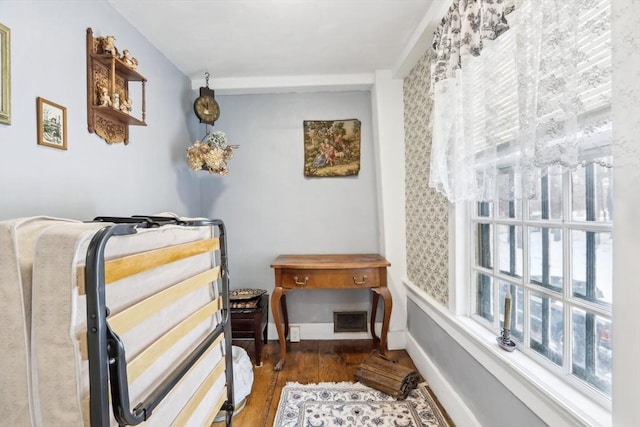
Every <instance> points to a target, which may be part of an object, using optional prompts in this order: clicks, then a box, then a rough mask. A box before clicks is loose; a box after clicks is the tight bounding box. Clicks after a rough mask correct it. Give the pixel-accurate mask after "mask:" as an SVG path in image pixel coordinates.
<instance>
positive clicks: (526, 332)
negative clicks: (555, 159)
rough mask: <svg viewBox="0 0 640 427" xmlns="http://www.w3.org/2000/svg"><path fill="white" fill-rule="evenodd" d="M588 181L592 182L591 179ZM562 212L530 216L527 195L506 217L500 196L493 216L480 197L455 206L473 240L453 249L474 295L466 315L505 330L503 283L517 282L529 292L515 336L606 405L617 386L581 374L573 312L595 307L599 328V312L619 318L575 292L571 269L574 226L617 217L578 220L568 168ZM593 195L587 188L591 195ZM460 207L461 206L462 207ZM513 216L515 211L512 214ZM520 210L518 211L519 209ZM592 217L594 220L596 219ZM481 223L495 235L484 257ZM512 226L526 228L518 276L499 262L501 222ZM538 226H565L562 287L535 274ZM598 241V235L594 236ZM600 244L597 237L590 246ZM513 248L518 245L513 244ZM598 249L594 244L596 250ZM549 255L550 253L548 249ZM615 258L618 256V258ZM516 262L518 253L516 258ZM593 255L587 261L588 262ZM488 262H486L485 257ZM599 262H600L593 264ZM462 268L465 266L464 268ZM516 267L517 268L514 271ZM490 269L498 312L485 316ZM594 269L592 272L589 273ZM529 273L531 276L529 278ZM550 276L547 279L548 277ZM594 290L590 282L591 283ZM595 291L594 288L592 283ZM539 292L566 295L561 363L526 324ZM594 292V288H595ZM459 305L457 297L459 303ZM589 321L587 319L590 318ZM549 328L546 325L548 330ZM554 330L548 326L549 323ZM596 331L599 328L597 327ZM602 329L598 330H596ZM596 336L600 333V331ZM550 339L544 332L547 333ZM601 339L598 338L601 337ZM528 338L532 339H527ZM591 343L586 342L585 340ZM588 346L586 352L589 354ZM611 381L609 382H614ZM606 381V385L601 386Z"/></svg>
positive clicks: (535, 357) (591, 229) (608, 228)
mask: <svg viewBox="0 0 640 427" xmlns="http://www.w3.org/2000/svg"><path fill="white" fill-rule="evenodd" d="M593 167H594V165H593V164H589V165H587V166H586V169H585V174H587V173H589V172H588V171H589V170H590V171H591V177H588V176H587V177H585V180H592V179H593ZM545 182H548V179H547V178H543V183H542V185H544V183H545ZM585 184H586V182H585ZM586 191H591V194H593V189H592V188H591V189H589V188H587V190H586ZM561 194H562V218H561V219H544V216H548V215H543V218H542V219H529V217H530V211H529V201H527V200H523V201H519V203H521V206H520V217H519V218H502V217H499V215H498V202H496V201H494V202H493V203H492V205H491V207H490V208H489V209H486V208H485V209H484V212H483V213H486V212H487V211H490V215H489V216H480V212H479V210H480V209H481V208H480V205H481V204H480V203H477V202H467V203H466V206H465V207H464V209H459V208H457V209H455V211H456V216H458V215H461V216H462V217H464V218H465V221H466V226H467V231H466V232H465V235H466V239H467V244H468V247H469V248H470V250H469V251H467V253H466V254H464V255H463V254H461V253H460V252H456V253H453V254H452V256H455V257H456V263H459V265H461V266H464V268H463V269H462V270H463V271H464V277H465V278H466V279H467V280H465V282H466V285H465V290H466V292H467V294H468V301H467V304H466V307H465V308H464V311H465V313H466V315H467V316H468V317H469V318H470V319H472V320H473V321H474V322H476V323H478V324H480V325H482V326H483V327H484V328H486V329H488V330H490V331H492V332H493V333H495V334H496V335H499V333H500V328H501V326H502V313H501V312H500V310H501V308H502V306H501V305H502V304H503V303H504V299H501V298H499V296H500V294H501V291H500V289H501V287H502V283H505V284H511V294H512V295H514V287H515V289H520V290H522V297H523V307H522V308H523V310H522V311H523V334H522V335H521V336H518V334H517V333H516V334H514V337H515V338H516V339H517V340H518V343H517V345H518V349H519V351H521V352H522V353H523V354H525V355H526V356H527V357H529V358H530V359H531V360H532V361H534V362H536V363H537V364H539V365H541V366H543V367H544V369H546V370H547V371H548V372H550V373H551V374H553V375H554V376H556V377H557V378H558V379H559V380H561V381H563V382H565V383H567V384H569V385H571V386H572V387H573V388H575V389H577V390H578V391H579V392H580V393H582V394H584V395H586V396H588V397H589V398H590V399H592V400H594V401H596V402H597V403H598V404H600V405H602V406H603V407H605V408H610V407H611V394H612V392H611V389H609V394H607V393H606V391H604V390H602V389H601V388H600V389H598V388H597V387H596V386H595V385H593V384H589V383H588V382H587V379H586V378H585V376H586V375H588V372H589V371H588V370H587V373H586V374H584V373H583V375H582V376H581V375H580V374H579V373H577V372H574V371H575V370H576V367H575V365H574V363H573V360H572V356H573V355H572V354H571V353H572V349H571V346H570V345H568V343H569V340H570V339H571V338H566V339H565V338H564V337H571V333H572V328H573V323H572V322H573V320H572V313H573V312H574V310H575V309H579V310H583V311H584V312H585V313H589V315H590V316H591V317H592V319H591V323H593V325H592V326H593V327H594V328H595V327H596V326H595V324H596V322H597V320H596V316H600V317H603V318H604V319H606V320H607V321H609V322H611V323H610V324H611V325H612V324H613V312H612V311H613V310H612V304H608V305H604V304H601V303H598V302H595V301H588V300H586V299H583V298H580V297H579V296H575V295H572V293H573V281H574V278H573V274H572V271H571V268H572V265H573V263H572V257H573V253H572V232H574V231H585V232H587V233H593V234H592V236H593V235H594V234H595V233H597V232H607V233H611V235H612V232H613V222H612V220H611V219H610V218H609V221H608V222H596V221H593V220H592V219H593V218H594V217H595V216H594V215H593V209H592V212H587V218H586V220H584V221H583V220H574V219H573V217H572V209H573V204H572V202H573V194H572V175H571V172H570V171H567V172H564V174H563V177H562V193H561ZM587 197H588V195H587V194H585V198H587ZM595 203H596V201H595V199H594V200H593V204H595ZM512 204H513V202H510V206H509V211H510V214H513V213H515V210H514V206H513V205H512ZM541 206H544V203H543V202H542V199H541ZM457 211H460V212H457ZM510 216H511V215H510ZM513 216H515V215H513ZM590 219H591V220H590ZM480 224H490V227H488V228H490V229H491V231H490V232H486V231H485V234H489V235H490V239H491V248H490V249H491V252H492V253H491V254H486V253H485V254H482V256H481V258H482V259H481V260H479V257H480V242H479V238H480V237H479V236H480V235H481V234H482V233H483V231H481V230H482V228H481V226H480ZM501 225H503V226H509V230H512V227H513V226H520V231H521V233H522V236H521V239H522V246H523V248H522V277H518V276H515V275H511V274H509V272H503V271H501V270H500V262H499V257H500V254H499V250H500V248H499V233H498V226H501ZM532 227H540V228H541V229H556V228H557V229H559V230H560V233H561V236H562V254H563V265H562V277H563V280H564V282H565V283H564V284H563V286H562V287H561V288H557V287H552V286H546V285H544V284H542V283H535V282H533V281H532V280H531V279H530V267H531V266H530V262H531V258H530V254H529V244H530V242H529V240H530V231H529V230H530V228H532ZM512 237H513V236H511V235H510V236H509V239H510V241H512ZM486 238H487V236H486V235H485V236H483V239H486ZM592 243H593V241H592ZM594 245H595V243H593V244H592V245H591V246H590V247H592V249H593V246H594ZM509 250H510V251H511V250H512V248H511V247H510V248H509ZM591 252H593V250H592V251H591ZM547 255H548V254H547ZM460 256H466V257H467V258H466V260H465V262H464V263H460V260H459V257H460ZM487 258H489V259H492V261H493V262H492V264H491V266H490V268H487V267H485V266H481V265H480V264H481V261H486V259H487ZM612 261H613V260H612ZM510 262H511V263H512V262H513V259H511V260H510ZM594 262H595V257H594V256H593V253H591V264H592V265H593V263H594ZM588 263H589V261H588V260H587V261H586V262H585V264H588ZM485 264H486V262H485ZM593 268H595V267H593ZM458 271H460V269H458ZM511 273H512V272H511ZM480 274H483V275H488V276H489V277H491V282H492V283H491V284H490V286H491V292H492V302H491V304H492V310H493V318H492V319H491V320H488V319H487V318H485V317H482V316H481V315H479V314H477V313H476V311H477V310H476V308H477V307H476V304H477V300H478V286H479V279H478V277H480V276H479V275H480ZM587 274H588V273H587ZM527 279H528V280H527ZM593 280H594V279H593V277H592V278H591V287H593V286H594V285H593ZM543 282H544V280H543ZM457 286H458V287H459V286H460V284H459V282H458V284H457ZM585 287H586V288H587V290H586V292H589V291H588V288H589V285H587V284H586V285H585ZM591 290H592V291H594V289H591ZM532 293H535V294H536V295H540V296H542V297H548V298H553V299H556V300H560V301H561V302H562V304H563V314H562V316H563V326H562V333H563V335H562V337H563V344H562V352H561V354H560V355H559V357H560V359H561V361H562V362H563V363H561V364H560V365H558V364H555V363H554V362H553V361H552V360H551V358H546V357H545V356H543V355H542V354H538V352H536V350H534V349H533V348H532V347H531V331H530V326H529V327H526V326H525V324H527V325H530V321H531V313H530V310H531V308H530V302H529V301H530V295H531V294H532ZM591 293H592V294H593V292H591ZM454 305H455V303H454ZM512 307H514V308H513V309H512V315H513V316H514V317H516V319H513V318H512V324H516V323H515V322H516V321H517V309H516V308H515V307H516V305H515V299H514V305H513V306H512ZM585 321H586V320H585ZM545 329H547V328H543V330H545ZM547 330H548V329H547ZM588 332H589V331H585V337H587V336H590V335H589V334H588ZM591 332H594V331H593V330H592V331H591ZM595 332H597V331H595ZM594 336H595V335H594ZM543 339H544V338H543ZM596 340H597V338H596ZM527 343H528V344H527ZM591 344H593V346H594V348H592V350H595V351H598V344H597V343H595V342H594V343H591ZM586 345H588V344H587V343H585V346H586ZM588 353H589V352H587V351H586V350H585V354H588ZM611 357H613V353H612V352H611ZM593 359H594V360H585V363H590V364H591V367H593V368H594V367H595V365H594V364H595V357H594V358H593ZM611 385H612V384H610V385H609V386H611ZM601 387H602V386H601Z"/></svg>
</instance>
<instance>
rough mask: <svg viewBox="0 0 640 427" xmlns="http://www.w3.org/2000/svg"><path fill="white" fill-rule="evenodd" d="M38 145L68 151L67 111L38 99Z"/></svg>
mask: <svg viewBox="0 0 640 427" xmlns="http://www.w3.org/2000/svg"><path fill="white" fill-rule="evenodd" d="M37 103H38V144H39V145H46V146H47V147H53V148H58V149H60V150H66V149H67V109H66V108H65V107H63V106H61V105H58V104H56V103H53V102H51V101H47V100H46V99H44V98H40V97H38V100H37Z"/></svg>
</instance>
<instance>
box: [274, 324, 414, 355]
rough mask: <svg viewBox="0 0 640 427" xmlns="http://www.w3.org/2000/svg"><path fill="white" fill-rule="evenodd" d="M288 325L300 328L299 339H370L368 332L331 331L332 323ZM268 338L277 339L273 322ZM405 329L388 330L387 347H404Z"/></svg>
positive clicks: (379, 328) (378, 328)
mask: <svg viewBox="0 0 640 427" xmlns="http://www.w3.org/2000/svg"><path fill="white" fill-rule="evenodd" d="M289 326H298V327H299V328H300V339H301V340H366V339H371V333H370V332H333V323H291V324H290V325H289ZM381 329H382V323H376V333H377V335H378V336H380V330H381ZM267 330H268V333H269V339H271V340H277V339H278V332H277V331H276V325H275V323H269V324H268V326H267ZM405 335H406V331H405V330H402V331H389V333H388V334H387V348H389V350H401V349H404V348H405Z"/></svg>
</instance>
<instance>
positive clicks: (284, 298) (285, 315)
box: [280, 289, 289, 341]
mask: <svg viewBox="0 0 640 427" xmlns="http://www.w3.org/2000/svg"><path fill="white" fill-rule="evenodd" d="M287 292H289V291H288V290H284V289H283V290H282V299H281V300H280V306H281V307H282V318H283V320H284V339H285V341H286V340H287V338H289V314H288V313H287Z"/></svg>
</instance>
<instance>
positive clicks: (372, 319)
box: [370, 289, 386, 346]
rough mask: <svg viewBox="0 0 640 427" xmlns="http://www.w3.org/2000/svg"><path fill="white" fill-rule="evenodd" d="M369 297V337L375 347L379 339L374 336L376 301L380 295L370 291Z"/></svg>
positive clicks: (372, 290) (376, 311) (376, 312)
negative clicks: (370, 298)
mask: <svg viewBox="0 0 640 427" xmlns="http://www.w3.org/2000/svg"><path fill="white" fill-rule="evenodd" d="M371 297H372V300H371V324H370V327H371V337H372V338H373V345H374V346H377V345H378V342H379V341H380V338H378V336H377V335H376V315H377V314H378V299H379V298H380V294H378V293H377V292H375V290H374V289H371ZM385 305H386V304H385Z"/></svg>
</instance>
